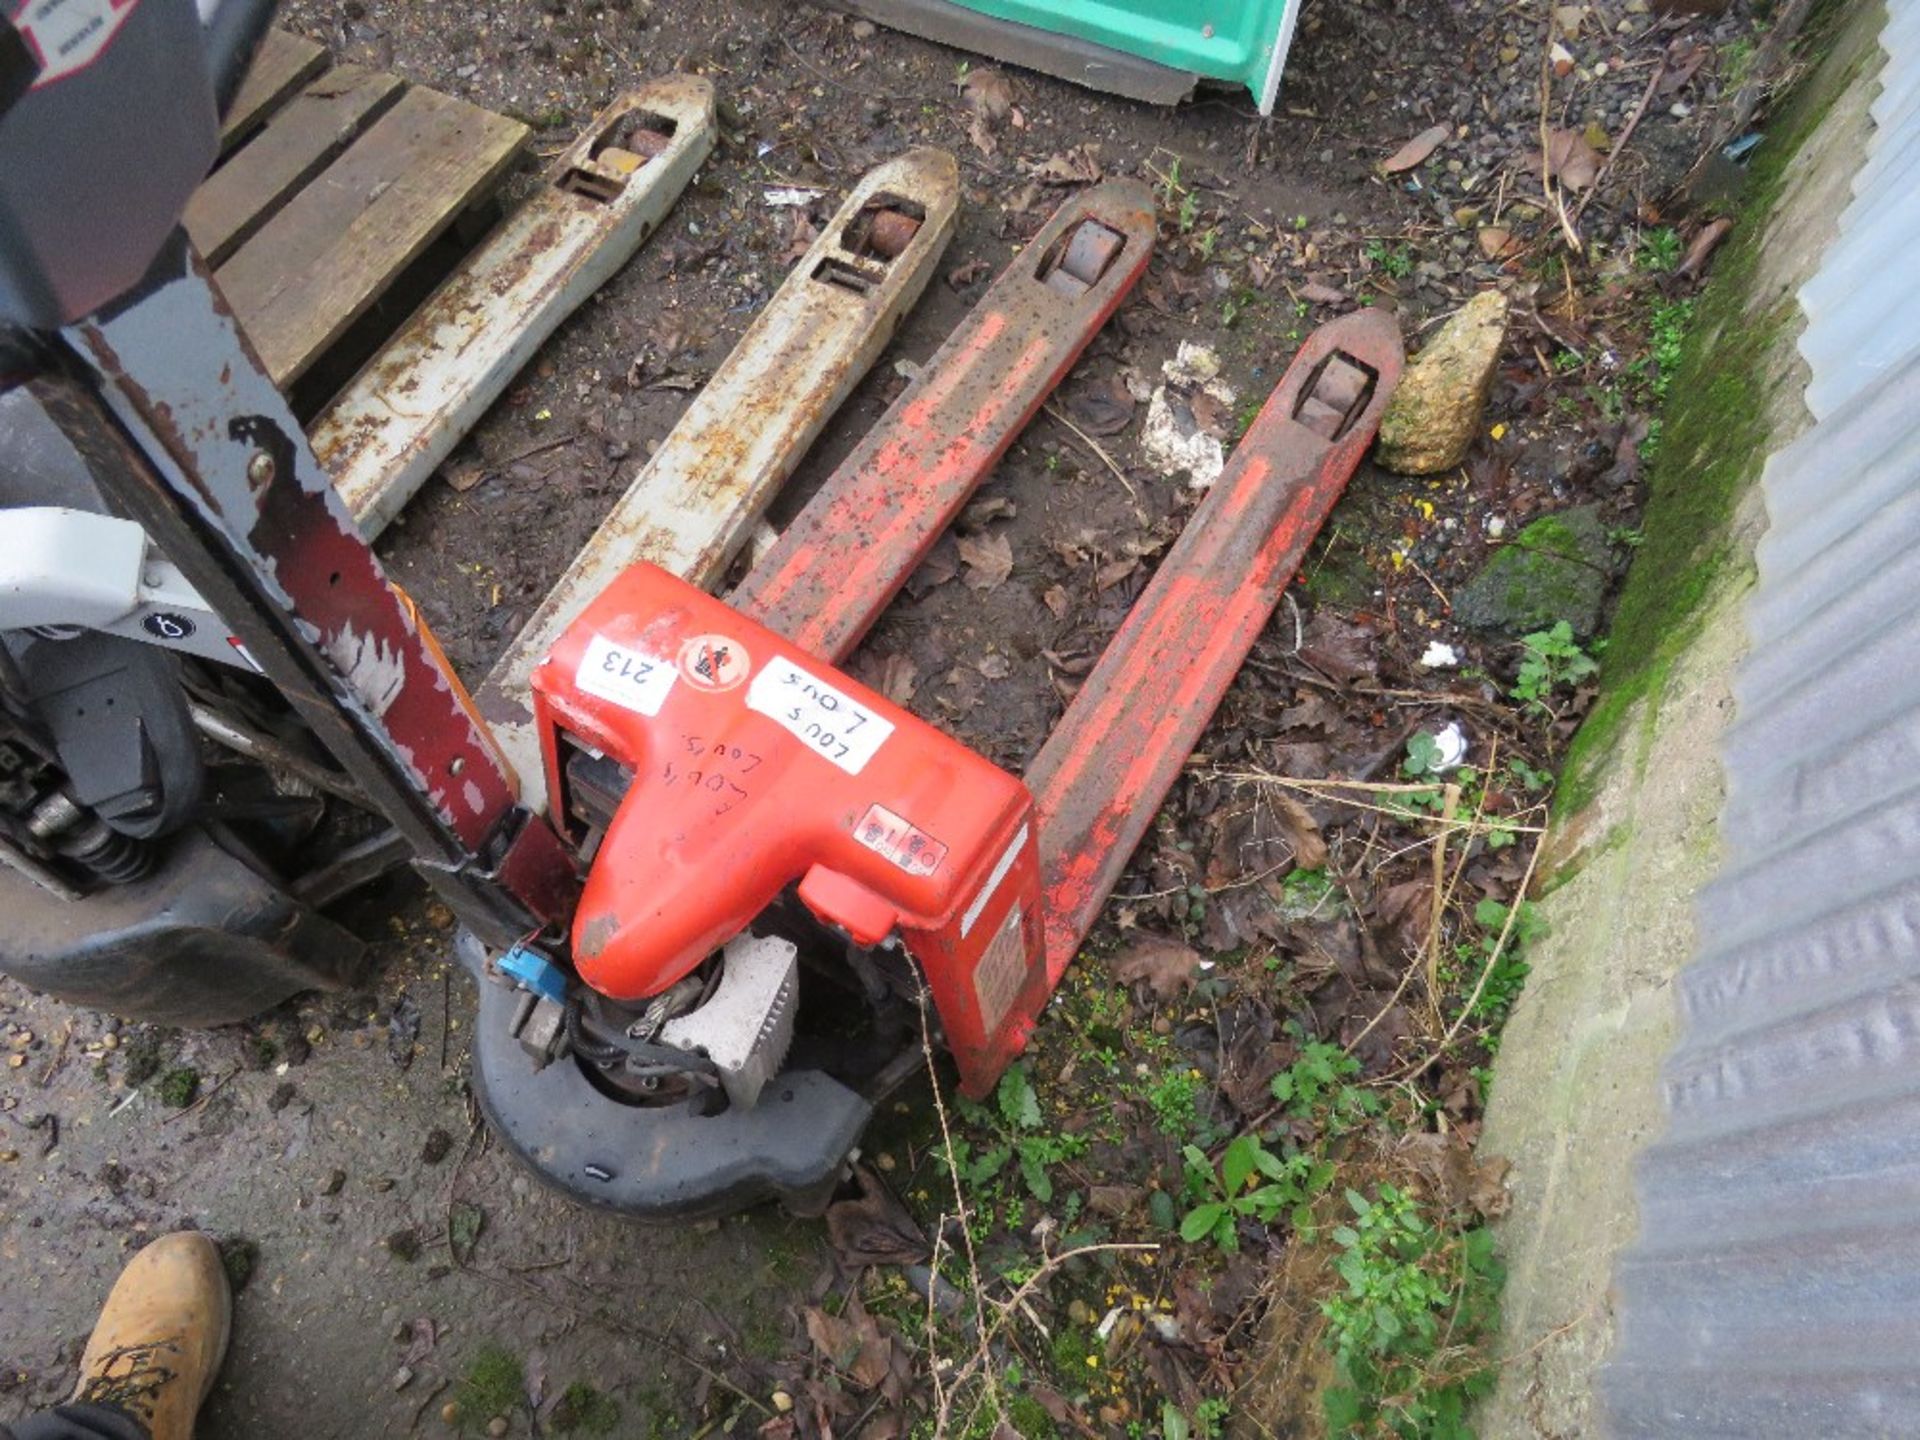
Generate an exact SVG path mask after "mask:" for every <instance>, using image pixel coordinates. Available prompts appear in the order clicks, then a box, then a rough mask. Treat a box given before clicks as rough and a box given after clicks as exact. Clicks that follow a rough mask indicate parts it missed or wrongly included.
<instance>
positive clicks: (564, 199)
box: [313, 75, 716, 539]
mask: <svg viewBox="0 0 1920 1440" xmlns="http://www.w3.org/2000/svg"><path fill="white" fill-rule="evenodd" d="M634 111H639V112H643V113H646V114H649V115H657V116H662V117H664V118H666V119H668V120H671V121H672V122H673V123H674V126H675V129H674V134H673V139H672V141H671V142H670V143H669V144H668V146H667V148H666V149H664V150H663V151H661V153H660V154H658V155H656V156H654V157H653V158H652V159H650V160H648V161H647V162H646V163H645V164H643V165H642V166H640V168H639V169H637V170H635V171H634V172H633V173H632V175H631V177H630V178H629V179H628V181H627V183H626V184H625V185H624V187H623V188H622V189H621V190H620V192H619V193H618V194H617V195H616V196H615V197H614V198H613V199H611V200H607V201H601V200H596V199H592V198H589V197H587V196H584V195H580V194H577V193H574V192H572V191H569V190H565V189H562V188H561V186H560V181H561V180H562V179H563V178H564V177H565V176H566V175H567V174H568V173H569V172H571V171H572V170H574V169H575V168H576V167H579V168H584V169H587V170H590V171H592V172H594V173H595V174H596V175H602V174H603V173H604V175H606V176H612V177H614V180H613V183H617V180H618V176H617V173H616V172H613V171H608V170H607V169H606V167H605V166H604V165H601V164H599V163H597V162H595V161H594V160H593V159H592V158H591V156H590V154H589V152H590V150H591V149H592V148H593V145H594V143H595V142H596V141H598V140H599V139H600V138H601V137H602V136H604V135H606V134H608V133H609V132H610V131H611V130H613V129H614V128H616V127H617V125H618V123H619V121H620V118H621V117H622V116H625V115H627V114H629V113H631V112H634ZM715 134H716V129H715V123H714V113H713V86H712V85H711V84H710V83H708V82H707V81H706V80H704V79H701V78H699V77H698V76H692V75H676V76H669V77H667V78H665V79H661V80H655V81H653V82H651V83H649V84H647V85H643V86H641V87H640V88H639V89H637V90H635V91H632V92H630V93H629V94H627V95H624V96H622V97H621V98H620V99H619V100H618V101H616V102H615V103H614V104H613V105H612V106H610V107H609V108H608V109H607V110H605V111H603V112H601V114H600V115H599V116H598V117H597V118H596V119H595V121H594V123H593V124H592V125H590V126H589V127H588V128H587V129H586V130H585V131H584V132H583V133H582V134H581V137H580V138H579V139H578V140H577V141H575V142H574V144H573V145H572V146H571V147H570V148H569V149H568V150H567V151H566V152H565V153H564V154H563V155H561V157H560V158H559V160H558V161H556V162H555V164H554V166H553V168H552V170H551V171H550V172H549V175H548V179H547V183H546V185H545V186H544V187H543V188H542V189H541V190H540V191H539V193H537V194H536V195H534V196H533V197H532V198H531V199H529V200H528V201H527V202H526V203H525V204H524V205H522V206H520V207H519V209H517V210H516V211H515V212H514V213H513V215H512V216H510V217H509V218H508V219H507V220H506V221H505V222H503V223H502V224H501V225H500V226H499V227H498V228H497V229H496V230H495V231H494V232H493V234H492V235H491V236H490V237H489V238H488V239H487V241H486V242H485V243H484V244H483V245H482V246H481V247H480V248H479V249H478V250H476V251H475V252H474V253H473V254H472V255H471V256H469V257H468V258H467V260H466V262H465V263H464V264H463V265H462V266H461V267H460V269H459V270H457V271H455V272H454V274H453V275H452V276H451V277H449V278H448V280H447V281H446V283H445V284H443V285H442V286H441V287H440V288H439V289H438V290H437V291H435V292H434V294H433V295H432V296H431V297H430V298H429V299H428V300H427V302H426V303H425V304H424V305H422V306H421V307H420V309H419V310H418V311H416V312H415V313H414V315H413V317H412V318H411V319H410V320H409V321H408V322H407V324H406V325H405V327H403V328H402V329H401V331H400V332H399V334H397V335H396V336H394V338H393V339H392V340H391V341H389V342H388V344H387V346H386V348H385V349H384V350H382V351H381V353H380V354H379V355H378V356H376V357H375V359H374V360H373V362H372V363H371V364H369V365H368V366H367V367H366V368H365V369H364V370H362V371H361V372H360V374H359V375H358V376H357V377H355V379H354V381H353V383H352V384H351V385H349V386H348V387H347V389H346V390H345V391H344V392H342V394H341V396H340V398H339V399H338V400H336V401H335V402H334V404H333V405H332V406H331V407H330V408H329V409H328V410H327V412H326V414H325V415H323V416H322V417H321V419H320V422H319V424H318V425H317V426H315V428H314V431H313V448H314V451H315V453H316V454H317V455H318V456H319V457H320V463H321V464H322V465H323V466H325V467H326V469H327V470H328V471H329V472H330V473H331V474H332V476H333V483H334V487H335V488H336V489H337V490H338V491H339V493H340V495H341V497H342V498H343V499H344V500H345V501H346V502H347V508H348V509H349V510H351V511H352V512H353V518H354V520H355V522H356V523H357V524H358V525H359V527H360V530H361V533H362V534H364V535H366V536H367V537H368V538H369V539H372V538H373V537H374V536H375V535H377V534H379V533H380V531H381V530H382V529H384V528H385V527H386V525H387V524H388V522H390V521H391V520H392V519H393V517H394V516H395V515H397V514H399V513H400V510H401V508H402V507H403V506H404V505H405V504H406V503H407V501H408V500H410V499H411V498H413V495H414V492H415V491H417V490H418V489H419V488H420V487H421V486H422V485H423V484H425V483H426V481H427V478H428V477H429V476H430V475H432V474H433V471H434V467H435V466H437V465H438V464H439V463H440V462H441V461H442V460H444V459H445V458H446V457H447V454H448V453H449V452H450V451H451V450H452V449H453V447H454V446H455V445H456V444H458V443H459V441H460V438H461V436H463V435H465V434H466V433H467V431H468V430H469V429H471V428H472V427H473V425H474V424H475V422H477V421H478V420H479V418H480V417H481V415H483V414H484V413H485V412H486V410H487V407H488V406H490V405H491V404H493V402H494V401H495V400H496V399H498V398H499V396H500V393H501V392H502V391H503V390H505V389H506V387H507V385H508V384H509V383H510V382H511V381H512V379H513V377H514V376H515V375H517V374H518V373H519V372H520V370H521V369H522V368H523V367H524V366H525V365H526V363H527V361H528V360H530V359H531V358H532V357H533V354H534V352H535V351H536V350H538V349H539V348H540V346H541V345H543V344H544V343H545V342H546V340H547V337H548V336H550V335H551V334H552V333H553V332H554V330H555V329H556V328H557V327H558V326H559V324H560V322H561V321H562V320H564V319H566V317H567V316H568V315H570V314H572V313H573V311H574V310H575V309H576V308H578V307H579V305H580V303H581V302H582V301H584V300H585V299H586V298H587V297H588V296H589V295H591V294H593V293H594V291H596V290H598V289H599V288H600V287H601V286H602V285H604V284H605V283H606V282H607V281H608V280H609V279H610V278H611V277H612V276H613V274H614V273H615V272H616V271H617V270H619V269H620V267H621V266H622V265H624V264H626V262H627V261H628V259H630V258H631V257H632V255H633V253H634V251H636V250H637V249H639V247H640V245H641V243H642V242H643V241H644V240H645V239H646V238H647V237H648V236H649V235H651V234H652V233H653V232H654V230H655V229H656V228H657V227H658V226H659V224H660V221H661V219H662V218H663V217H664V216H665V215H666V213H667V211H668V210H670V209H672V208H673V204H674V202H675V201H676V200H678V199H679V198H680V194H681V192H682V191H683V190H684V189H685V188H686V186H687V182H688V181H689V180H691V179H692V178H693V175H694V172H695V171H696V170H698V169H699V167H700V165H701V162H702V161H704V160H705V159H706V158H707V156H708V154H709V153H711V151H712V150H713V145H714V137H715Z"/></svg>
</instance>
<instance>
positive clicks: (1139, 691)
mask: <svg viewBox="0 0 1920 1440" xmlns="http://www.w3.org/2000/svg"><path fill="white" fill-rule="evenodd" d="M1339 357H1347V358H1349V359H1351V360H1355V361H1358V362H1360V364H1361V365H1362V366H1364V367H1365V368H1366V369H1367V370H1368V371H1370V372H1372V378H1373V385H1372V390H1371V394H1370V395H1366V396H1361V395H1358V394H1356V393H1354V391H1353V389H1352V386H1351V384H1350V381H1351V376H1350V375H1348V374H1347V373H1346V372H1345V371H1344V370H1343V368H1342V367H1343V364H1344V362H1343V360H1342V359H1341V358H1339ZM1401 365H1402V352H1401V344H1400V331H1399V326H1398V324H1397V323H1396V322H1395V321H1394V320H1393V318H1392V317H1391V316H1389V315H1386V314H1383V313H1381V312H1379V311H1374V310H1363V311H1360V312H1358V313H1357V314H1353V315H1348V316H1345V317H1344V318H1342V319H1340V320H1336V321H1334V322H1332V323H1331V324H1328V325H1325V326H1322V327H1321V328H1320V329H1319V330H1317V331H1315V332H1314V334H1313V335H1312V336H1310V337H1309V338H1308V341H1307V343H1306V345H1305V346H1304V347H1302V349H1301V351H1300V353H1299V354H1298V355H1297V356H1296V357H1295V358H1294V361H1293V363H1292V365H1290V366H1289V367H1288V369H1287V373H1286V376H1285V378H1284V379H1282V381H1281V383H1280V386H1279V388H1278V389H1276V390H1275V391H1274V394H1273V396H1272V398H1271V399H1269V400H1268V402H1267V404H1266V407H1265V408H1264V409H1262V410H1261V412H1260V416H1259V418H1258V419H1257V420H1255V421H1254V423H1253V427H1252V428H1251V429H1250V430H1249V431H1248V432H1247V434H1246V436H1245V438H1244V439H1242V440H1241V442H1240V445H1239V447H1238V448H1237V449H1236V450H1235V451H1234V454H1233V459H1232V461H1231V463H1230V464H1229V465H1228V467H1227V470H1226V473H1225V474H1223V475H1222V476H1221V477H1220V479H1219V480H1218V481H1216V482H1215V484H1214V487H1213V489H1212V491H1211V492H1209V494H1208V496H1207V498H1206V499H1205V500H1204V501H1202V502H1201V505H1200V508H1199V509H1198V510H1196V511H1195V512H1194V516H1193V518H1192V519H1191V520H1190V521H1189V522H1188V523H1187V526H1186V529H1185V530H1183V531H1182V532H1181V535H1180V538H1179V540H1178V541H1177V542H1175V544H1174V547H1173V549H1172V550H1171V551H1170V552H1169V553H1168V555H1167V559H1166V561H1165V562H1164V563H1163V564H1162V565H1161V567H1160V569H1159V571H1158V572H1157V573H1156V574H1155V575H1154V578H1153V581H1152V583H1151V584H1150V585H1149V586H1148V587H1147V590H1146V593H1145V594H1143V595H1142V596H1141V597H1140V599H1139V601H1138V602H1137V603H1136V604H1135V605H1134V607H1133V609H1132V611H1131V612H1129V614H1128V616H1127V618H1126V620H1125V622H1124V623H1123V624H1122V625H1121V627H1120V631H1119V633H1118V634H1117V635H1115V636H1114V639H1113V641H1112V643H1111V644H1109V645H1108V646H1107V649H1106V652H1105V653H1104V654H1103V655H1102V656H1101V657H1100V662H1099V664H1097V665H1096V666H1095V667H1094V669H1093V671H1092V673H1091V674H1089V675H1088V676H1087V678H1086V681H1085V683H1084V684H1083V685H1082V687H1081V689H1080V693H1079V695H1078V697H1077V698H1076V699H1075V700H1074V702H1073V704H1072V705H1070V706H1069V707H1068V708H1067V712H1066V714H1065V715H1064V716H1062V717H1061V721H1060V724H1059V725H1058V726H1057V727H1056V728H1055V730H1054V732H1053V734H1052V735H1051V736H1050V737H1049V738H1048V740H1047V743H1046V745H1045V746H1044V747H1043V748H1042V750H1041V751H1040V754H1039V755H1038V756H1037V757H1035V759H1034V762H1033V764H1032V765H1031V766H1030V767H1029V768H1028V772H1027V783H1028V784H1029V785H1030V786H1031V787H1032V790H1033V793H1034V797H1035V806H1036V810H1037V813H1038V815H1039V820H1040V864H1041V869H1042V873H1043V874H1044V876H1045V881H1046V896H1047V899H1046V951H1047V974H1048V983H1049V986H1052V985H1057V984H1058V983H1059V980H1060V976H1061V975H1062V974H1063V973H1064V972H1065V970H1066V968H1067V965H1068V964H1069V963H1070V962H1071V961H1072V959H1073V957H1074V954H1075V952H1076V951H1077V950H1078V949H1079V947H1080V942H1081V941H1082V940H1083V939H1084V938H1085V937H1086V933H1087V931H1088V929H1089V928H1090V927H1091V926H1092V924H1093V922H1094V920H1095V919H1096V918H1097V917H1098V915H1099V913H1100V908H1101V906H1102V905H1104V904H1105V903H1106V899H1107V896H1108V895H1109V894H1110V893H1111V892H1112V889H1113V886H1114V883H1115V881H1117V880H1118V879H1119V877H1120V873H1121V871H1122V870H1123V869H1125V867H1126V864H1127V861H1128V859H1129V858H1130V857H1131V856H1132V854H1133V851H1134V848H1135V847H1136V846H1137V845H1138V844H1139V843H1140V840H1141V837H1142V836H1143V835H1145V833H1146V831H1147V829H1148V827H1149V826H1150V825H1151V824H1152V823H1153V817H1154V814H1155V812H1156V811H1157V810H1158V809H1159V807H1160V803H1161V801H1162V800H1163V799H1164V798H1165V797H1166V793H1167V790H1168V789H1169V788H1170V787H1171V786H1172V784H1173V782H1174V780H1175V778H1176V777H1177V776H1178V775H1179V773H1180V768H1181V766H1182V765H1184V764H1185V763H1186V760H1187V757H1188V756H1189V755H1190V754H1191V753H1192V751H1193V747H1194V745H1195V744H1196V743H1198V741H1199V739H1200V735H1201V733H1202V732H1203V731H1204V730H1205V729H1206V726H1207V722H1208V721H1209V720H1210V719H1211V718H1212V716H1213V712H1214V710H1215V709H1216V708H1218V706H1219V704H1220V701H1221V699H1222V697H1224V696H1225V694H1226V692H1227V687H1228V686H1229V685H1230V684H1231V683H1232V682H1233V677H1234V676H1235V675H1236V674H1237V673H1238V672H1239V669H1240V666H1241V663H1242V662H1243V661H1244V660H1245V658H1246V655H1247V652H1248V650H1250V649H1251V648H1252V646H1253V642H1254V640H1255V639H1257V638H1258V636H1259V634H1260V631H1261V629H1262V628H1263V627H1264V626H1265V625H1266V623H1267V621H1268V619H1269V618H1270V617H1271V616H1272V614H1273V609H1274V606H1275V605H1277V604H1278V603H1279V600H1280V595H1281V592H1282V591H1284V590H1285V588H1286V586H1287V583H1288V582H1289V581H1290V580H1291V579H1292V577H1293V575H1294V574H1295V572H1296V571H1297V570H1298V568H1299V565H1300V561H1301V558H1302V557H1303V556H1304V555H1305V553H1306V549H1307V546H1308V545H1309V544H1311V543H1312V541H1313V538H1314V536H1315V535H1316V534H1318V532H1319V529H1320V526H1321V524H1322V523H1323V522H1324V521H1325V519H1326V517H1327V513H1328V512H1329V511H1330V510H1332V508H1333V505H1334V502H1335V501H1336V500H1338V499H1339V497H1340V494H1341V492H1342V491H1343V490H1344V489H1345V488H1346V484H1347V480H1348V478H1349V477H1350V476H1351V475H1352V473H1353V470H1354V467H1355V466H1356V465H1358V464H1359V462H1360V458H1361V456H1362V455H1363V454H1365V452H1366V449H1367V447H1368V445H1370V444H1371V443H1372V441H1373V437H1374V433H1375V431H1376V430H1378V428H1379V424H1380V415H1381V412H1382V411H1383V410H1384V408H1385V405H1386V401H1387V398H1388V396H1389V395H1390V394H1391V393H1392V390H1393V387H1394V385H1395V384H1396V383H1397V381H1398V380H1399V377H1400V369H1401ZM1323 377H1324V378H1323ZM1362 399H1364V402H1365V403H1364V404H1363V405H1362V404H1360V401H1361V400H1362ZM1330 400H1331V401H1332V403H1333V404H1334V405H1335V406H1337V407H1338V408H1340V409H1341V411H1342V413H1343V414H1346V415H1347V416H1348V417H1349V418H1348V420H1347V428H1346V429H1345V431H1344V432H1343V433H1340V434H1339V436H1338V438H1337V439H1335V440H1332V441H1329V440H1327V439H1325V438H1323V437H1322V436H1321V435H1320V434H1316V433H1315V432H1314V430H1313V429H1310V428H1309V427H1308V426H1307V425H1304V424H1302V423H1301V422H1300V420H1298V419H1296V418H1295V417H1296V415H1297V414H1298V413H1299V412H1301V411H1302V410H1303V409H1306V411H1307V413H1308V415H1309V416H1310V418H1316V419H1317V418H1318V417H1320V416H1322V415H1324V413H1325V408H1326V405H1327V403H1328V402H1329V401H1330Z"/></svg>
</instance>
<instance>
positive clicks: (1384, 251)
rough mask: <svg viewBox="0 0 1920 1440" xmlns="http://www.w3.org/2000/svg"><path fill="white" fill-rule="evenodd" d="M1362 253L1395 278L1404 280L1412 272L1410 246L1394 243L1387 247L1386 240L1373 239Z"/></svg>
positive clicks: (1411, 251)
mask: <svg viewBox="0 0 1920 1440" xmlns="http://www.w3.org/2000/svg"><path fill="white" fill-rule="evenodd" d="M1363 253H1364V254H1365V255H1366V257H1367V258H1368V259H1369V260H1371V261H1373V263H1374V264H1376V265H1378V266H1379V267H1380V269H1381V270H1382V271H1383V272H1384V273H1385V274H1387V275H1390V276H1392V277H1393V278H1394V279H1395V280H1404V279H1406V278H1407V276H1409V275H1411V274H1413V262H1414V254H1413V250H1412V248H1411V247H1410V246H1406V245H1395V246H1393V247H1392V248H1389V247H1388V245H1387V243H1386V241H1384V240H1375V241H1372V242H1371V243H1369V244H1368V246H1367V248H1366V250H1365V251H1364V252H1363Z"/></svg>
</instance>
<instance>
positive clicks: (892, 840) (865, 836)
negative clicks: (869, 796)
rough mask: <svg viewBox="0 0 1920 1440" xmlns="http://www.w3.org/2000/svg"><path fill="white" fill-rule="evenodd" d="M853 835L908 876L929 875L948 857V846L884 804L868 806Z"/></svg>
mask: <svg viewBox="0 0 1920 1440" xmlns="http://www.w3.org/2000/svg"><path fill="white" fill-rule="evenodd" d="M853 838H854V839H856V840H858V841H859V842H860V843H861V844H862V845H864V846H866V847H867V848H868V849H869V850H872V851H874V852H876V853H877V854H881V855H884V856H886V857H887V859H889V860H891V861H892V862H893V863H894V864H896V865H898V866H899V867H900V868H901V869H902V870H904V871H906V872H907V874H909V875H931V874H933V872H934V871H936V870H938V869H939V868H940V862H941V861H942V860H944V859H946V858H947V847H946V846H944V845H942V844H941V843H940V842H939V841H938V840H936V839H934V838H933V837H932V836H931V835H929V834H927V832H926V831H924V830H922V829H921V828H920V827H919V826H918V825H915V824H913V823H912V822H911V821H908V820H903V819H902V818H901V817H900V816H898V815H896V814H894V813H893V811H891V810H889V809H887V807H886V806H884V805H869V806H868V807H867V813H866V814H865V815H862V816H861V817H860V823H859V824H858V825H857V826H855V827H854V831H853Z"/></svg>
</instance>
